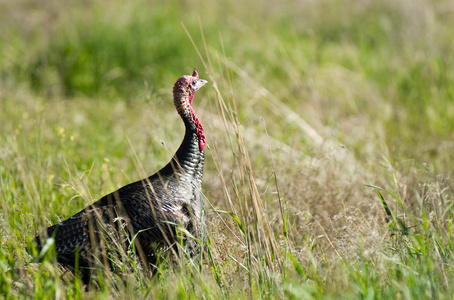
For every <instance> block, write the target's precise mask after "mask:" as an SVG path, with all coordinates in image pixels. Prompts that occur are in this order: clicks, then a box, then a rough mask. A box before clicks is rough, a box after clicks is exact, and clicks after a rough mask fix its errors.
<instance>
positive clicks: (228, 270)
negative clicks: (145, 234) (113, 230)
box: [0, 0, 454, 299]
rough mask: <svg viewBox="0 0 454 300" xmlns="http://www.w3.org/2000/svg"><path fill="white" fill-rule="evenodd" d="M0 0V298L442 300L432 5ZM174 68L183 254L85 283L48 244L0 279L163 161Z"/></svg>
mask: <svg viewBox="0 0 454 300" xmlns="http://www.w3.org/2000/svg"><path fill="white" fill-rule="evenodd" d="M0 5H1V8H2V9H0V11H1V14H2V16H1V17H0V26H1V27H0V28H1V31H0V53H1V56H0V79H1V80H0V111H1V116H2V117H1V118H0V128H1V129H0V133H1V134H0V187H1V192H0V195H1V213H0V224H1V225H0V232H1V234H0V241H1V243H0V247H1V251H0V271H1V272H0V291H1V293H2V295H3V296H4V297H6V298H13V297H24V298H25V297H36V298H48V297H56V298H95V297H96V298H97V297H100V296H101V297H105V298H111V297H116V298H120V297H121V298H123V297H138V298H146V297H160V298H162V297H166V298H197V299H198V298H218V297H222V298H235V299H236V298H276V297H278V298H308V299H310V298H316V299H318V298H323V299H325V298H355V299H357V298H368V299H375V298H397V299H399V298H405V299H408V298H421V299H427V298H440V299H444V298H451V295H452V293H453V279H452V276H451V274H452V272H453V270H452V265H453V261H452V257H453V240H452V219H453V210H452V199H453V189H452V180H451V177H452V176H453V171H452V167H451V165H452V157H453V154H454V153H453V147H452V138H453V136H452V130H453V126H454V123H453V120H454V118H453V114H454V105H453V104H452V97H453V91H452V86H454V85H453V76H454V73H453V71H452V68H450V66H451V65H452V63H453V57H452V55H451V54H450V53H453V50H454V44H453V42H452V39H451V38H450V37H451V35H452V28H454V27H453V26H452V25H453V24H452V20H453V18H452V10H451V9H450V7H449V5H448V4H445V3H443V2H438V3H435V2H429V1H416V2H414V1H403V0H402V1H397V2H396V1H381V2H373V1H372V2H371V1H359V2H358V1H347V0H345V1H330V0H324V1H317V2H311V1H307V2H306V1H297V2H292V1H285V3H279V4H278V3H274V2H270V1H265V2H260V1H252V2H247V3H243V2H240V1H233V2H228V3H225V5H224V4H223V5H220V4H216V3H205V2H201V1H189V2H184V3H178V2H174V1H168V2H166V3H163V4H157V3H149V2H147V1H132V2H129V3H128V4H124V3H120V2H117V1H111V2H104V1H97V2H84V3H76V2H70V5H67V4H65V6H63V4H58V3H54V2H53V1H45V2H43V4H42V6H41V5H40V6H37V5H36V4H33V3H31V2H30V1H4V2H3V3H1V4H0ZM194 67H196V68H197V70H198V71H199V73H201V78H204V79H207V80H209V82H210V84H209V85H208V86H207V87H205V88H204V89H202V90H201V91H200V92H198V94H197V96H196V99H195V101H194V108H195V110H196V111H197V113H198V115H199V117H200V119H201V120H202V122H203V124H204V127H205V130H206V136H207V139H208V147H207V150H206V168H205V173H204V186H203V192H204V196H205V201H206V205H205V207H207V211H208V228H209V230H208V235H209V236H208V239H207V240H206V241H205V243H206V247H205V252H204V255H203V260H202V262H201V264H197V263H194V262H192V261H191V260H189V259H188V258H187V257H185V256H184V255H182V256H181V258H180V260H179V261H178V262H177V263H176V264H175V263H171V262H168V261H166V260H163V261H162V262H161V263H160V264H159V265H158V266H157V272H156V273H157V275H156V276H154V277H151V276H149V274H148V273H147V272H146V271H144V269H141V267H140V265H139V264H137V261H136V259H137V258H135V257H134V256H132V257H127V259H123V260H122V263H119V265H118V266H117V267H118V268H117V273H116V274H112V273H109V272H105V273H102V272H101V273H100V274H99V275H98V278H99V280H98V282H97V285H98V286H97V288H95V289H93V290H90V291H85V290H84V289H83V288H82V287H81V285H82V283H81V282H80V280H79V279H78V278H77V276H76V277H69V278H68V277H65V276H62V274H61V271H58V269H56V268H55V264H54V263H53V262H54V260H55V259H54V252H53V251H52V246H51V247H50V248H49V252H48V253H47V254H46V255H47V256H46V259H45V260H44V263H42V264H40V265H35V264H30V265H29V266H28V267H27V268H26V272H25V274H26V275H27V276H26V278H22V279H21V280H19V281H20V282H22V284H20V283H18V282H16V281H13V280H11V278H10V277H11V273H8V272H7V271H8V270H13V269H14V268H17V267H20V266H23V265H24V264H26V263H28V262H30V261H31V259H32V258H31V257H30V255H29V254H27V252H26V251H25V249H26V248H27V246H28V245H29V243H30V241H31V240H32V239H33V237H34V236H36V235H37V234H38V233H39V232H41V231H42V229H43V228H45V227H47V226H49V225H50V224H54V223H56V222H59V221H60V220H63V219H65V218H67V217H69V216H71V215H73V214H74V213H76V212H78V211H80V210H81V209H82V208H83V207H85V206H87V205H88V204H90V203H92V202H93V201H95V200H97V199H99V198H100V197H101V196H103V195H104V194H106V193H109V192H111V191H113V190H115V189H117V188H119V187H121V186H123V185H125V184H127V183H129V182H132V181H134V180H138V179H140V178H142V177H144V176H147V175H150V174H152V173H154V172H155V171H157V170H159V169H160V168H161V167H162V166H163V165H164V164H165V163H167V162H168V161H169V159H170V157H171V155H172V154H173V152H174V151H175V149H176V148H177V147H178V145H179V143H180V142H181V138H182V135H183V126H182V125H181V124H180V123H181V122H180V121H179V117H178V116H177V114H176V113H175V112H174V108H173V106H172V101H171V100H170V99H171V87H172V84H173V82H174V81H175V80H176V78H178V76H180V75H182V74H188V73H190V72H191V71H192V69H193V68H194ZM124 258H126V257H124ZM62 277H63V279H62ZM30 286H33V287H34V288H33V289H32V288H30Z"/></svg>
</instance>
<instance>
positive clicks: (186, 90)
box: [174, 70, 206, 151]
mask: <svg viewBox="0 0 454 300" xmlns="http://www.w3.org/2000/svg"><path fill="white" fill-rule="evenodd" d="M194 79H197V80H198V79H199V74H198V73H197V71H196V70H194V72H193V73H192V76H189V75H185V76H181V77H180V78H178V80H177V82H175V86H174V103H175V106H176V108H177V111H178V113H179V114H180V115H181V116H182V117H183V118H185V119H187V120H188V121H189V122H190V123H191V124H192V125H193V126H194V127H195V132H196V134H197V137H198V138H199V150H200V151H202V150H203V149H204V148H205V146H206V138H205V135H204V133H203V126H202V123H201V122H200V120H199V118H198V117H197V115H196V114H195V112H194V110H193V109H192V101H193V100H194V95H195V92H196V91H197V90H193V89H192V84H191V83H192V82H193V80H194ZM183 95H184V97H187V99H188V102H189V107H185V105H184V103H183V102H182V101H181V100H180V99H181V97H183ZM194 127H193V128H194Z"/></svg>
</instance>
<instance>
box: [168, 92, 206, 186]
mask: <svg viewBox="0 0 454 300" xmlns="http://www.w3.org/2000/svg"><path fill="white" fill-rule="evenodd" d="M173 94H174V95H173V96H174V104H175V108H176V110H177V112H178V114H179V115H180V116H181V118H182V120H183V122H184V126H185V134H184V139H183V142H182V143H181V145H180V147H179V148H178V150H177V152H176V153H175V155H174V156H173V158H172V160H171V161H170V162H169V163H168V164H167V166H165V167H164V168H163V169H162V170H161V171H160V173H161V174H162V175H164V174H169V173H179V174H181V175H182V176H184V177H187V178H189V179H191V180H195V182H194V183H196V184H197V185H198V187H199V188H200V187H201V184H202V175H203V163H204V150H203V148H202V147H201V146H200V145H201V144H200V139H202V138H203V140H204V139H205V136H204V135H203V127H202V124H201V123H200V121H199V119H198V117H197V115H196V114H195V112H194V110H193V109H192V106H191V104H190V100H192V97H193V96H194V95H192V97H191V96H190V95H189V92H188V91H187V90H186V88H185V87H175V88H174V91H173ZM191 102H192V101H191ZM200 148H202V149H200Z"/></svg>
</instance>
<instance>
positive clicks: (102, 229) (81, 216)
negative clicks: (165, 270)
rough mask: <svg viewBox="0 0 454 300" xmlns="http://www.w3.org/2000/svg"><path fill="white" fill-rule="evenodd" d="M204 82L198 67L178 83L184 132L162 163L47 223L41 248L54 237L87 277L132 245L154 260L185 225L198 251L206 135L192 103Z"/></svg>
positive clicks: (62, 257) (65, 258) (64, 260)
mask: <svg viewBox="0 0 454 300" xmlns="http://www.w3.org/2000/svg"><path fill="white" fill-rule="evenodd" d="M206 83H207V82H206V81H204V80H201V79H199V78H198V74H197V72H196V71H194V73H193V74H192V76H189V75H186V76H182V77H180V78H179V79H178V81H177V82H176V83H175V86H174V104H175V107H176V109H177V111H178V113H179V114H180V116H181V117H182V119H183V122H184V124H185V129H186V131H185V136H184V139H183V142H182V143H181V145H180V147H179V148H178V150H177V152H176V153H175V155H174V156H173V158H172V159H171V161H170V162H169V163H168V164H167V165H166V166H165V167H164V168H162V169H161V170H160V171H158V172H157V173H156V174H154V175H152V176H150V177H147V178H145V179H142V180H139V181H136V182H133V183H131V184H128V185H126V186H124V187H122V188H120V189H118V190H117V191H115V192H113V193H110V194H108V195H106V196H104V197H102V198H101V199H99V200H98V201H96V202H95V203H93V204H92V205H90V206H88V207H86V208H85V209H83V210H82V211H80V212H79V213H77V214H75V215H74V216H72V217H70V218H69V219H67V220H65V221H62V222H60V223H58V224H55V225H53V226H51V227H49V228H47V229H46V230H45V231H44V233H43V234H42V235H40V236H38V237H36V238H35V243H36V245H37V248H38V250H39V251H40V250H42V249H43V242H45V241H46V238H47V237H53V239H54V242H55V246H56V252H57V260H58V262H59V263H60V264H61V265H62V266H64V267H69V268H70V269H75V268H76V266H77V268H78V269H79V270H80V272H81V274H82V277H83V279H84V281H87V280H89V278H90V272H91V271H90V270H92V269H95V267H96V266H97V265H98V266H99V264H103V265H110V266H112V263H111V262H112V260H114V259H118V257H119V256H121V255H118V249H128V247H129V249H131V245H132V244H134V249H135V251H136V253H137V254H138V255H139V257H140V258H141V261H142V262H144V263H145V264H150V263H151V264H153V263H155V258H156V251H157V249H172V248H174V247H173V246H175V243H176V242H177V241H178V239H179V238H181V234H180V237H178V234H179V233H178V228H179V227H180V226H181V227H182V228H184V229H185V230H186V231H187V232H189V233H190V235H192V237H186V241H187V246H188V247H187V250H188V253H189V254H190V255H192V256H196V255H197V254H198V253H199V251H200V246H199V243H200V241H202V240H203V238H204V236H205V231H206V226H205V224H206V215H205V209H204V204H203V199H202V193H201V187H202V175H203V165H204V150H203V148H204V146H205V136H204V135H203V127H202V126H201V124H200V122H199V121H198V118H197V116H196V115H195V113H194V111H193V110H192V106H191V105H192V99H193V96H194V93H195V92H196V91H197V90H198V89H199V88H200V87H201V86H203V85H205V84H206ZM196 240H198V241H196ZM120 252H121V251H120Z"/></svg>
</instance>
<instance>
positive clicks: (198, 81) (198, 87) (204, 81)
mask: <svg viewBox="0 0 454 300" xmlns="http://www.w3.org/2000/svg"><path fill="white" fill-rule="evenodd" d="M207 83H208V81H206V80H203V79H199V80H197V83H196V85H195V90H196V91H197V90H198V89H200V88H201V87H202V86H204V85H205V84H207Z"/></svg>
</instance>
